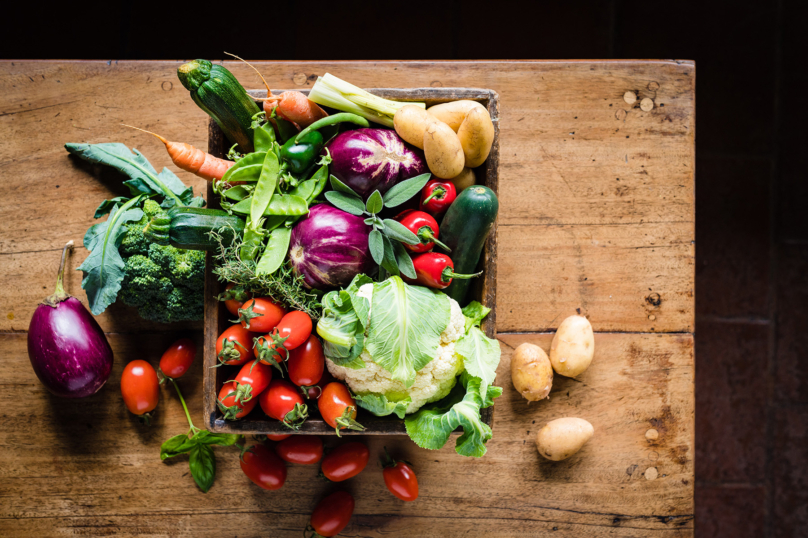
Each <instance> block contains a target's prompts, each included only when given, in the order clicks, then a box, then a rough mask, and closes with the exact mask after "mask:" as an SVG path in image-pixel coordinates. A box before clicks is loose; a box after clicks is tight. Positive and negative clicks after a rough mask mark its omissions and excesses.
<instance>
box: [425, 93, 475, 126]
mask: <svg viewBox="0 0 808 538" xmlns="http://www.w3.org/2000/svg"><path fill="white" fill-rule="evenodd" d="M473 108H480V109H482V110H485V107H484V106H483V105H481V104H480V103H478V102H477V101H466V100H462V101H452V102H451V103H442V104H440V105H435V106H431V107H429V108H427V109H426V111H427V112H429V113H430V114H432V115H433V116H435V117H436V118H438V119H439V120H440V121H442V122H443V123H445V124H446V125H448V126H449V127H451V128H452V131H454V132H457V131H458V130H459V129H460V124H461V123H463V120H465V119H466V114H468V113H469V110H471V109H473ZM486 112H487V110H486Z"/></svg>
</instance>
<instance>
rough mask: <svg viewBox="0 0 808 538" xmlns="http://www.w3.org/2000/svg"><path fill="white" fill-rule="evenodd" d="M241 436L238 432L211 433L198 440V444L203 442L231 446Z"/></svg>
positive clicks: (204, 443)
mask: <svg viewBox="0 0 808 538" xmlns="http://www.w3.org/2000/svg"><path fill="white" fill-rule="evenodd" d="M200 433H201V432H200ZM197 435H198V434H197ZM195 437H196V436H195ZM242 437H243V436H241V435H239V434H235V433H211V434H210V435H208V436H206V437H205V438H204V439H203V440H202V441H200V444H203V445H219V446H233V445H235V444H236V443H237V442H238V441H239V439H241V438H242Z"/></svg>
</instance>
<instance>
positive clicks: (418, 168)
mask: <svg viewBox="0 0 808 538" xmlns="http://www.w3.org/2000/svg"><path fill="white" fill-rule="evenodd" d="M327 149H328V152H329V153H330V155H331V166H329V171H330V173H331V174H333V175H334V177H336V178H337V179H339V180H340V181H342V182H343V183H345V184H346V185H348V186H349V187H350V188H351V189H353V191H354V192H355V193H356V194H358V195H359V196H361V197H362V198H363V199H365V200H367V199H368V197H369V196H370V195H371V194H373V191H375V190H376V189H378V190H379V193H380V194H384V193H385V192H387V191H388V190H389V189H390V188H391V187H392V186H393V185H395V184H396V183H398V182H400V181H404V180H405V179H409V178H411V177H415V176H419V175H421V174H425V173H426V172H429V168H428V167H427V165H426V159H425V158H424V152H423V151H421V150H419V149H418V148H416V147H414V146H411V145H409V144H407V143H406V142H404V140H402V139H401V137H399V136H398V135H397V134H396V132H395V131H393V130H391V129H354V130H353V131H345V132H344V133H342V134H340V135H339V136H337V137H336V138H334V140H332V141H331V142H330V143H329V144H328V146H327Z"/></svg>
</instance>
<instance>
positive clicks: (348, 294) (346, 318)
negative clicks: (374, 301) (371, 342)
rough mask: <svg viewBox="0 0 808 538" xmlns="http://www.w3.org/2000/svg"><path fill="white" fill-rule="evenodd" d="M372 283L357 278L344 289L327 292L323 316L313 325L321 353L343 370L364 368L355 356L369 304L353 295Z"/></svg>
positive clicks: (361, 347)
mask: <svg viewBox="0 0 808 538" xmlns="http://www.w3.org/2000/svg"><path fill="white" fill-rule="evenodd" d="M371 282H373V281H372V280H371V279H370V278H368V277H367V276H365V275H361V274H360V275H357V276H356V277H354V279H353V281H352V282H351V284H350V285H349V286H348V287H347V288H346V289H344V290H339V291H331V292H328V293H327V294H326V295H325V296H324V297H323V314H322V317H321V318H320V321H319V322H318V323H317V334H319V335H320V337H321V338H322V339H323V352H324V353H325V356H326V357H328V358H329V359H331V360H332V361H333V362H334V363H335V364H338V365H339V366H344V367H347V368H353V369H359V368H364V367H365V361H363V360H362V359H361V358H360V357H359V355H361V353H362V350H363V348H364V344H365V334H364V333H365V328H364V327H365V325H367V318H368V311H369V310H370V305H369V304H368V300H367V299H365V298H364V297H360V296H359V295H358V294H357V292H358V291H359V288H360V287H361V286H363V285H364V284H367V283H371Z"/></svg>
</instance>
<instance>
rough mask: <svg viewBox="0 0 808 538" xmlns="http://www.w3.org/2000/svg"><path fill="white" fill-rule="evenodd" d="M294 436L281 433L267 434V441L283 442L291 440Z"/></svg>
mask: <svg viewBox="0 0 808 538" xmlns="http://www.w3.org/2000/svg"><path fill="white" fill-rule="evenodd" d="M291 436H292V434H291V433H281V434H272V433H268V434H267V439H269V440H270V441H283V440H284V439H289V438H290V437H291Z"/></svg>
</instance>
